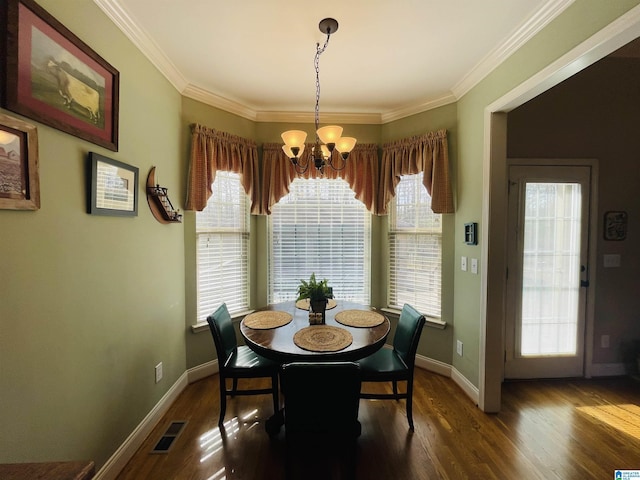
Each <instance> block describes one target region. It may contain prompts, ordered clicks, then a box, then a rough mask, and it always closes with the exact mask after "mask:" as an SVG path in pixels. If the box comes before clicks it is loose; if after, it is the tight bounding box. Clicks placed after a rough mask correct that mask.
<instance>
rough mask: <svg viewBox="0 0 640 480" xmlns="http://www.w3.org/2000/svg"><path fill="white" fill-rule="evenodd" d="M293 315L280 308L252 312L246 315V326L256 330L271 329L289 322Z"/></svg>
mask: <svg viewBox="0 0 640 480" xmlns="http://www.w3.org/2000/svg"><path fill="white" fill-rule="evenodd" d="M292 319H293V317H292V316H291V314H290V313H287V312H281V311H279V310H265V311H263V312H254V313H250V314H249V315H247V316H246V317H244V324H245V326H247V327H249V328H252V329H254V330H269V329H270V328H278V327H282V326H283V325H286V324H287V323H289V322H290V321H291V320H292Z"/></svg>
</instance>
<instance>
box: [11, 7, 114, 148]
mask: <svg viewBox="0 0 640 480" xmlns="http://www.w3.org/2000/svg"><path fill="white" fill-rule="evenodd" d="M1 4H2V5H1V6H0V18H1V19H3V20H1V21H2V25H0V28H1V34H2V39H1V40H0V48H2V50H1V51H0V59H2V60H0V61H2V62H3V63H4V64H3V65H2V66H3V68H2V71H4V72H5V73H4V79H3V88H2V106H3V107H5V108H6V109H8V110H11V111H14V112H16V113H19V114H21V115H24V116H26V117H29V118H31V119H33V120H36V121H38V122H41V123H44V124H45V125H49V126H51V127H54V128H57V129H58V130H62V131H63V132H67V133H70V134H71V135H75V136H76V137H79V138H82V139H84V140H88V141H90V142H93V143H95V144H96V145H101V146H103V147H105V148H108V149H109V150H113V151H117V150H118V95H119V88H120V74H119V72H118V71H117V70H116V69H115V68H113V67H112V66H111V65H109V64H108V63H107V62H106V61H105V60H104V59H103V58H102V57H100V55H98V54H97V53H96V52H94V51H93V50H92V49H91V48H89V47H88V46H87V45H86V44H85V43H84V42H83V41H82V40H80V39H79V38H78V37H76V36H75V35H74V34H73V33H72V32H71V31H69V30H68V29H67V28H66V27H65V26H64V25H62V24H61V23H60V22H58V21H57V20H56V19H55V18H54V17H52V16H51V15H50V14H49V13H47V11H46V10H44V9H43V8H42V7H40V6H39V5H38V4H37V3H35V2H34V1H33V0H3V1H2V2H1Z"/></svg>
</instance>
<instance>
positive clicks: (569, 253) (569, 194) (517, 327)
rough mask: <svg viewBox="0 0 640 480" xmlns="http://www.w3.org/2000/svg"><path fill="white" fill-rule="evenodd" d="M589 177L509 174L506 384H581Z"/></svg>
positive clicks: (572, 168)
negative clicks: (571, 380)
mask: <svg viewBox="0 0 640 480" xmlns="http://www.w3.org/2000/svg"><path fill="white" fill-rule="evenodd" d="M592 175H593V172H592V169H591V167H590V166H589V165H566V164H564V162H561V161H559V162H558V163H557V164H549V163H548V162H547V164H546V165H540V164H536V163H535V162H533V161H529V162H527V163H526V164H521V165H511V166H510V167H509V171H508V177H509V180H508V185H509V189H508V220H507V232H508V233H507V301H506V323H505V365H504V375H505V378H552V377H582V376H584V374H585V371H584V365H585V331H586V329H585V327H586V324H587V321H586V320H587V319H586V315H587V289H588V287H589V237H590V235H589V228H590V213H591V212H590V206H591V183H592Z"/></svg>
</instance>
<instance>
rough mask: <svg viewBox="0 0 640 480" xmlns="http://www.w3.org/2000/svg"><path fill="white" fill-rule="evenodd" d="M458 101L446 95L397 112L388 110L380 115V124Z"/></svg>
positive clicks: (453, 96) (452, 96)
mask: <svg viewBox="0 0 640 480" xmlns="http://www.w3.org/2000/svg"><path fill="white" fill-rule="evenodd" d="M457 100H458V99H457V98H456V97H455V95H453V94H451V93H448V94H446V95H443V96H442V97H440V98H436V99H434V100H425V101H424V102H421V103H418V104H416V105H410V106H408V107H404V108H400V109H397V110H390V111H388V112H385V113H383V114H382V123H388V122H393V121H394V120H401V119H403V118H405V117H409V116H411V115H416V114H418V113H422V112H426V111H428V110H433V109H434V108H438V107H443V106H445V105H449V104H450V103H454V102H456V101H457Z"/></svg>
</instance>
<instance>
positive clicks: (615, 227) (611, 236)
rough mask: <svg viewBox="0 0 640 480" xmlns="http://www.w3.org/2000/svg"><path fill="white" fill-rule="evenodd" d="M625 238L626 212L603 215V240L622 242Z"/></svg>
mask: <svg viewBox="0 0 640 480" xmlns="http://www.w3.org/2000/svg"><path fill="white" fill-rule="evenodd" d="M625 238H627V212H606V213H605V214H604V239H605V240H624V239H625Z"/></svg>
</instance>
